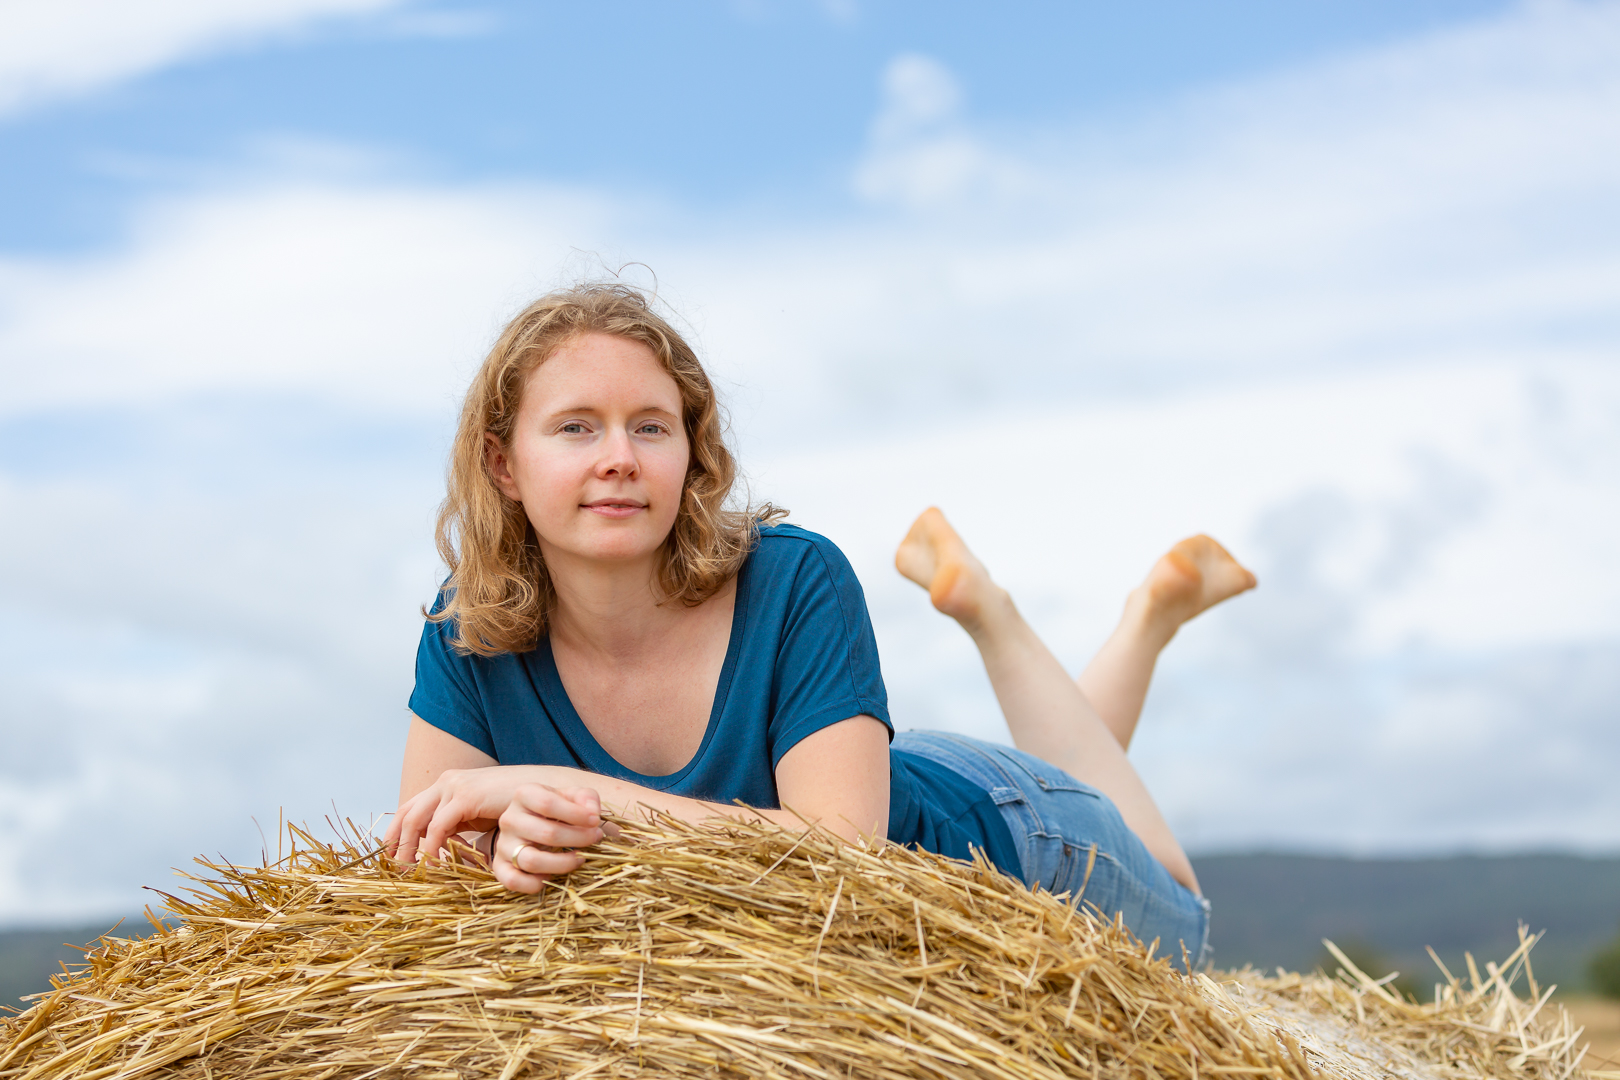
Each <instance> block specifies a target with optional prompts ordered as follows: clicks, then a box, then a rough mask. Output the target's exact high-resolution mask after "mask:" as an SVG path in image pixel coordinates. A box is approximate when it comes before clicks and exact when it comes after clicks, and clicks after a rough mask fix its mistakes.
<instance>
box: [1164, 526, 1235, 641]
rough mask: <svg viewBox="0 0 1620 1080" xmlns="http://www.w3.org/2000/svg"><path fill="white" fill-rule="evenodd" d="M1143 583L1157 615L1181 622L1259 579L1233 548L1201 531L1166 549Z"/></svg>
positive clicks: (1178, 623) (1228, 598)
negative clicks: (1240, 561)
mask: <svg viewBox="0 0 1620 1080" xmlns="http://www.w3.org/2000/svg"><path fill="white" fill-rule="evenodd" d="M1142 584H1143V589H1144V592H1145V594H1146V596H1147V599H1148V602H1149V604H1150V605H1151V607H1152V609H1153V613H1154V615H1155V616H1156V617H1158V618H1161V619H1165V620H1168V621H1172V622H1174V624H1175V625H1176V626H1180V625H1181V624H1182V623H1184V622H1186V621H1187V620H1188V619H1191V618H1193V617H1194V616H1196V615H1200V614H1202V613H1203V612H1205V611H1208V610H1209V609H1210V608H1212V607H1214V606H1215V605H1216V604H1218V603H1220V602H1221V601H1222V600H1230V599H1231V598H1232V597H1234V596H1236V595H1238V594H1239V593H1243V592H1247V591H1249V590H1250V589H1252V588H1254V587H1255V585H1257V584H1258V581H1257V580H1256V578H1255V576H1254V575H1253V574H1252V573H1250V572H1249V571H1248V570H1247V569H1245V568H1244V567H1243V566H1242V565H1240V564H1239V563H1238V561H1237V560H1236V559H1234V558H1232V555H1231V553H1230V552H1228V551H1227V550H1226V549H1225V548H1223V547H1222V546H1221V545H1220V544H1218V543H1216V542H1215V541H1214V540H1213V539H1211V538H1210V537H1208V536H1204V535H1203V534H1202V533H1200V534H1199V535H1197V536H1189V537H1188V538H1187V539H1185V540H1183V541H1181V542H1180V543H1178V544H1176V546H1175V547H1172V548H1171V549H1170V550H1169V551H1168V552H1167V553H1165V555H1164V557H1163V558H1161V559H1160V560H1159V561H1158V562H1157V563H1155V564H1154V565H1153V569H1152V570H1151V571H1150V572H1149V573H1148V577H1147V580H1146V581H1145V582H1143V583H1142Z"/></svg>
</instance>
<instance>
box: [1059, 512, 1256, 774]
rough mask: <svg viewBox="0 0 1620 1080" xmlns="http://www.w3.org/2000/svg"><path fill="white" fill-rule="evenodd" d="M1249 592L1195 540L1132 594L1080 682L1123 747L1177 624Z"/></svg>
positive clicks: (1214, 547) (1205, 542) (1216, 551)
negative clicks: (1117, 622) (1160, 655)
mask: <svg viewBox="0 0 1620 1080" xmlns="http://www.w3.org/2000/svg"><path fill="white" fill-rule="evenodd" d="M1254 585H1255V579H1254V575H1253V574H1251V573H1249V571H1247V570H1245V569H1244V568H1243V567H1241V566H1239V565H1238V563H1237V560H1236V559H1234V558H1232V556H1231V555H1229V554H1228V553H1227V551H1226V549H1225V548H1223V547H1221V545H1219V544H1217V543H1216V542H1215V541H1214V540H1211V539H1210V538H1209V537H1207V536H1202V535H1200V536H1193V537H1189V538H1187V539H1186V540H1183V541H1181V543H1179V544H1177V545H1176V546H1175V547H1173V548H1171V549H1170V551H1169V552H1168V553H1167V554H1166V555H1165V556H1164V557H1163V558H1162V559H1160V560H1159V561H1158V562H1157V563H1155V564H1154V566H1153V569H1152V570H1151V571H1149V573H1148V576H1147V580H1146V581H1144V582H1142V584H1141V585H1139V586H1137V587H1136V588H1135V589H1133V590H1131V594H1130V596H1129V597H1127V598H1126V600H1125V614H1124V615H1122V616H1121V617H1120V620H1119V625H1118V626H1117V627H1115V628H1114V632H1113V634H1111V635H1110V636H1109V638H1108V640H1107V641H1105V642H1103V647H1102V648H1100V649H1098V650H1097V655H1096V656H1094V657H1092V658H1091V663H1089V664H1087V665H1086V670H1085V671H1083V672H1081V674H1080V678H1079V680H1078V681H1079V683H1080V690H1081V692H1082V693H1083V694H1085V696H1086V700H1087V701H1089V702H1091V707H1092V708H1094V709H1096V710H1097V715H1098V716H1100V717H1102V722H1103V723H1104V724H1106V725H1108V730H1109V731H1112V732H1113V733H1114V738H1116V739H1118V740H1119V745H1120V746H1122V747H1124V748H1125V749H1126V750H1129V749H1130V748H1131V736H1132V735H1134V734H1135V733H1136V721H1137V720H1138V719H1139V718H1140V717H1141V715H1142V703H1143V702H1144V701H1145V700H1146V699H1147V692H1148V684H1149V683H1150V682H1151V681H1152V680H1153V667H1154V665H1155V664H1157V663H1158V662H1159V653H1161V652H1162V651H1164V647H1165V646H1166V645H1168V644H1169V643H1170V639H1171V638H1173V637H1175V636H1176V631H1177V630H1179V629H1181V624H1182V623H1184V622H1186V621H1187V620H1188V619H1191V618H1192V617H1193V616H1195V615H1198V614H1200V613H1202V612H1204V611H1207V610H1209V609H1210V608H1212V607H1214V606H1215V605H1216V604H1218V603H1220V602H1221V601H1222V600H1226V599H1229V598H1231V597H1233V596H1236V595H1237V594H1238V593H1240V592H1245V591H1247V590H1249V589H1252V588H1254Z"/></svg>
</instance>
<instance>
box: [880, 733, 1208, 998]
mask: <svg viewBox="0 0 1620 1080" xmlns="http://www.w3.org/2000/svg"><path fill="white" fill-rule="evenodd" d="M893 748H894V749H896V750H904V751H906V752H907V753H909V754H916V755H917V756H918V757H924V758H927V759H928V760H930V761H934V762H937V763H939V764H940V765H943V766H945V767H946V768H947V769H950V770H951V771H952V772H954V773H956V774H958V775H959V776H962V777H965V778H966V779H968V780H970V781H972V782H973V783H974V784H977V785H978V786H979V787H981V788H983V789H984V791H985V792H986V793H987V794H988V795H989V796H990V798H991V799H993V800H994V801H995V803H996V806H997V807H999V808H1000V810H1001V816H1002V817H1003V818H1005V819H1006V821H1007V829H1008V831H1009V832H1011V833H1012V838H1013V843H1014V844H1015V845H1016V846H1017V848H1018V851H1019V857H1020V859H1021V860H1022V862H1023V871H1024V874H1023V876H1024V883H1025V884H1026V885H1028V886H1030V887H1031V888H1033V887H1034V886H1036V885H1039V886H1040V887H1041V888H1043V889H1045V890H1047V891H1048V892H1053V893H1061V892H1067V893H1068V894H1069V896H1070V898H1071V901H1073V902H1078V901H1079V900H1081V899H1083V900H1084V901H1085V904H1086V906H1087V907H1088V908H1095V909H1096V910H1097V912H1098V913H1100V914H1101V915H1102V916H1103V917H1104V918H1107V919H1109V920H1110V921H1111V920H1112V919H1113V918H1114V916H1115V915H1116V914H1123V915H1124V917H1125V925H1126V926H1127V927H1129V928H1130V931H1131V933H1133V934H1135V935H1136V936H1137V937H1138V938H1140V939H1142V940H1143V941H1152V940H1153V939H1154V938H1158V939H1159V955H1161V956H1162V955H1165V954H1168V955H1169V956H1170V958H1171V959H1172V960H1174V961H1176V962H1178V963H1179V962H1180V961H1181V959H1182V956H1181V950H1182V948H1183V947H1185V948H1186V950H1187V956H1188V958H1190V959H1191V960H1192V964H1193V967H1194V969H1196V968H1198V967H1201V966H1202V965H1203V964H1204V963H1205V962H1207V961H1208V959H1209V956H1208V952H1209V901H1208V900H1205V899H1204V898H1203V897H1201V896H1196V895H1194V894H1193V892H1192V890H1190V889H1188V888H1187V887H1186V886H1185V885H1183V884H1181V882H1179V881H1177V880H1176V879H1175V878H1173V877H1171V876H1170V872H1169V871H1168V870H1166V869H1165V868H1164V865H1163V864H1162V863H1160V862H1159V860H1158V859H1155V858H1154V857H1153V856H1152V855H1151V854H1149V853H1148V850H1147V848H1145V847H1143V846H1142V841H1140V840H1138V839H1137V838H1136V834H1135V833H1133V832H1131V830H1130V829H1129V828H1127V827H1126V825H1125V822H1124V821H1123V820H1121V818H1120V816H1119V811H1118V810H1116V809H1115V808H1114V804H1113V801H1112V800H1110V799H1109V798H1108V796H1106V795H1104V794H1103V793H1102V792H1100V791H1098V790H1097V789H1096V788H1094V787H1091V786H1090V785H1089V784H1082V783H1081V782H1080V781H1078V780H1076V779H1075V778H1074V777H1072V776H1070V775H1069V774H1068V773H1066V772H1064V771H1063V770H1062V769H1060V768H1058V767H1057V766H1055V765H1049V764H1047V763H1046V762H1044V761H1042V760H1041V759H1040V758H1038V757H1034V756H1033V755H1030V754H1026V753H1024V752H1023V751H1021V750H1014V749H1013V748H1011V747H1008V746H997V745H996V744H994V743H987V742H981V741H979V740H978V739H970V738H967V737H966V736H963V735H946V734H944V733H943V732H938V731H903V732H901V733H900V734H898V735H896V736H895V737H894V743H893ZM1093 847H1095V848H1096V851H1097V859H1096V862H1095V864H1094V865H1093V866H1092V868H1091V876H1090V878H1087V877H1086V863H1087V861H1088V860H1089V859H1090V857H1091V850H1092V848H1093ZM1082 888H1083V889H1084V896H1083V897H1082V895H1081V892H1082Z"/></svg>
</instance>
